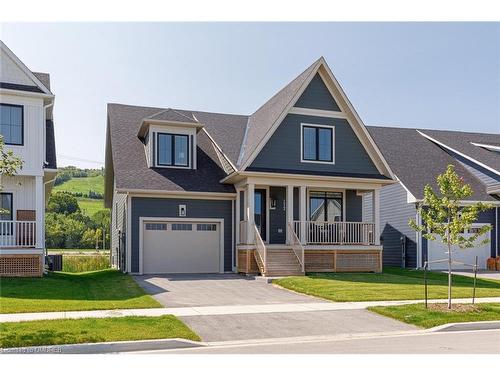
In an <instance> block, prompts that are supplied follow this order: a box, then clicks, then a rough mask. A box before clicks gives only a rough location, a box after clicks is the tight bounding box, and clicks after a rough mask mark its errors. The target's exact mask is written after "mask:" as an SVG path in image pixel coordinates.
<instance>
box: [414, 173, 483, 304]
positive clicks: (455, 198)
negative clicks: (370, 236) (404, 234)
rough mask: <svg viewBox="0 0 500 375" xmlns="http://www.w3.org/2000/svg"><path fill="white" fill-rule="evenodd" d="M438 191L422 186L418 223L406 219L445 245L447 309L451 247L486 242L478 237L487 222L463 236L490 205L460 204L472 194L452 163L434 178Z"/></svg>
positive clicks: (416, 228) (431, 238) (417, 229)
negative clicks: (446, 258) (446, 256)
mask: <svg viewBox="0 0 500 375" xmlns="http://www.w3.org/2000/svg"><path fill="white" fill-rule="evenodd" d="M436 181H437V184H438V187H439V194H438V193H436V192H435V191H434V190H433V189H432V187H431V186H430V185H426V186H425V188H424V199H423V202H422V204H420V205H419V207H418V213H419V214H420V217H421V218H422V224H421V225H420V224H417V223H416V222H415V220H413V219H410V222H409V225H410V227H411V228H413V229H415V230H416V231H418V232H421V233H422V235H423V236H424V237H425V238H426V239H427V240H431V241H436V240H439V241H441V242H442V243H443V244H444V245H446V246H447V248H448V308H449V309H451V269H452V264H453V251H452V249H453V248H454V247H455V248H456V247H458V248H459V250H458V251H466V250H465V249H467V248H471V247H474V246H477V245H480V244H484V243H487V242H488V240H487V239H484V240H482V241H481V242H480V243H477V242H478V239H479V238H480V237H481V236H483V235H484V234H485V233H487V232H489V231H490V230H491V226H490V225H483V226H481V228H479V229H478V230H477V231H475V232H474V233H473V234H470V235H467V236H465V235H464V233H465V232H466V231H468V230H469V229H470V228H471V227H472V224H473V223H474V222H475V221H476V220H477V218H478V216H479V213H480V212H482V211H485V210H488V209H490V208H491V207H492V206H491V205H488V204H484V203H481V202H478V203H474V204H464V203H463V202H464V201H467V200H468V198H470V197H471V196H472V194H473V191H472V188H471V187H470V185H468V184H466V183H465V182H464V180H463V178H462V177H460V176H459V175H458V174H457V173H456V172H455V167H454V166H453V165H448V167H447V168H446V171H445V172H444V173H443V174H440V175H439V176H438V177H437V179H436Z"/></svg>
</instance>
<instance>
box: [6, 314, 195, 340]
mask: <svg viewBox="0 0 500 375" xmlns="http://www.w3.org/2000/svg"><path fill="white" fill-rule="evenodd" d="M167 338H184V339H189V340H196V341H200V338H199V337H198V335H197V334H196V333H194V332H193V331H191V329H189V327H187V326H186V325H185V324H184V323H182V322H181V321H180V320H179V319H177V318H176V317H174V316H172V315H164V316H161V317H153V318H152V317H125V318H102V319H61V320H37V321H32V322H20V323H1V324H0V347H3V348H12V347H22V346H38V345H63V344H78V343H88V342H106V341H129V340H130V341H132V340H147V339H167Z"/></svg>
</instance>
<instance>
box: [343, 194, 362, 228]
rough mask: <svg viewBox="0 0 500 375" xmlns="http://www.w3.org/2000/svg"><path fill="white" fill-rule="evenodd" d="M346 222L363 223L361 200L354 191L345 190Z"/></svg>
mask: <svg viewBox="0 0 500 375" xmlns="http://www.w3.org/2000/svg"><path fill="white" fill-rule="evenodd" d="M345 195H346V197H345V200H346V216H347V217H346V221H363V198H362V197H361V196H358V195H357V194H356V190H346V192H345Z"/></svg>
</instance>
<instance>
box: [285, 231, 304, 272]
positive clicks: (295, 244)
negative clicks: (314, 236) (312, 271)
mask: <svg viewBox="0 0 500 375" xmlns="http://www.w3.org/2000/svg"><path fill="white" fill-rule="evenodd" d="M288 229H289V232H290V234H289V236H290V245H291V246H292V250H293V252H294V253H295V256H296V257H297V259H298V261H299V263H300V268H301V270H302V272H305V262H304V246H302V244H301V243H300V239H299V237H298V236H297V233H296V232H295V230H294V229H293V225H292V223H288Z"/></svg>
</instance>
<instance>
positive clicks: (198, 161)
mask: <svg viewBox="0 0 500 375" xmlns="http://www.w3.org/2000/svg"><path fill="white" fill-rule="evenodd" d="M171 89H172V90H175V88H174V87H172V88H171ZM393 182H394V180H393V174H392V172H391V169H390V167H389V165H388V164H387V162H386V161H385V159H384V157H383V155H382V154H381V152H380V151H379V149H378V147H377V145H376V144H375V143H374V141H373V139H372V137H371V135H370V133H369V132H368V131H367V129H366V127H365V125H364V124H363V122H362V121H361V119H360V117H359V116H358V114H357V113H356V111H355V109H354V107H353V105H352V104H351V102H350V101H349V99H348V98H347V96H346V94H345V93H344V91H343V90H342V88H341V87H340V85H339V83H338V82H337V80H336V78H335V77H334V75H333V74H332V72H331V70H330V68H329V67H328V65H327V64H326V62H325V60H324V59H323V58H320V59H319V60H317V61H316V62H314V63H313V64H312V65H311V66H310V67H308V68H307V69H306V70H305V71H304V72H302V73H301V74H300V75H299V76H298V77H296V78H295V79H294V80H293V81H292V82H290V83H289V84H288V85H286V86H285V87H284V88H283V89H282V90H280V91H279V92H278V93H277V94H276V95H274V96H273V97H272V98H271V99H269V101H267V102H266V103H265V104H264V105H262V106H261V107H260V108H259V109H257V110H256V111H255V112H254V113H253V114H251V115H232V114H221V113H208V112H201V111H195V110H185V109H172V108H152V107H139V106H132V105H121V104H109V105H108V118H107V140H106V186H105V203H106V205H107V207H109V208H111V209H112V245H111V247H112V249H111V250H112V261H113V264H114V266H115V267H117V268H120V269H121V270H123V271H124V272H129V273H133V274H151V273H200V272H204V273H211V272H243V273H259V272H260V273H261V274H263V275H268V276H270V275H292V274H303V273H304V272H305V271H337V272H342V271H374V272H377V271H380V270H381V266H382V254H381V252H382V246H381V244H380V232H381V224H380V214H379V212H380V208H379V205H380V190H381V188H382V187H383V186H385V185H387V184H391V183H393ZM366 194H370V197H371V198H370V202H369V205H370V207H371V208H370V209H371V210H372V215H371V216H370V220H369V221H363V220H362V218H363V209H364V207H363V205H364V204H365V201H366V199H365V200H364V199H363V196H364V195H366ZM366 204H368V203H366Z"/></svg>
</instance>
